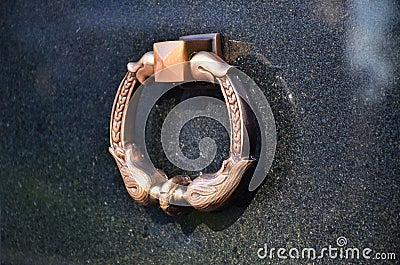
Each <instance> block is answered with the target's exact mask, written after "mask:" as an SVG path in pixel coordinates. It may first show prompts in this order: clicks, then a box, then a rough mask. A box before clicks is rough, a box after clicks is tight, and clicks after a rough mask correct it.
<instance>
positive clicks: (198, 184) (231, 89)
mask: <svg viewBox="0 0 400 265" xmlns="http://www.w3.org/2000/svg"><path fill="white" fill-rule="evenodd" d="M171 43H172V42H168V45H169V46H168V47H169V49H170V47H171V45H172V46H175V47H178V49H176V50H177V52H178V53H179V54H178V55H177V54H174V52H172V53H170V54H172V56H173V58H178V59H175V61H174V62H172V63H171V60H167V59H166V58H165V57H162V55H160V54H162V52H160V49H162V48H163V45H164V44H165V43H158V44H155V45H154V52H149V53H146V54H145V55H144V56H143V57H142V58H141V59H140V60H139V61H138V62H137V63H129V64H128V67H127V68H128V73H127V74H126V76H125V78H124V79H123V80H122V82H121V84H120V86H119V88H118V91H117V94H116V96H115V101H114V105H113V108H112V113H111V122H110V144H111V147H110V148H109V151H110V153H111V154H112V155H113V157H114V158H115V160H116V163H117V165H118V168H119V170H120V172H121V175H122V177H123V180H124V183H125V186H126V189H127V190H128V193H129V194H130V196H131V197H132V198H133V199H135V200H136V201H137V202H138V203H140V204H142V205H151V204H157V203H158V204H159V205H160V207H161V208H162V209H163V210H164V211H165V212H166V213H167V214H168V215H179V214H183V213H185V212H187V210H188V209H191V208H195V209H197V210H200V211H213V210H216V209H219V208H220V207H221V206H223V205H224V204H225V203H226V202H227V200H228V198H229V197H230V196H231V195H232V193H233V191H234V190H235V189H236V188H237V186H238V185H239V183H240V181H241V179H242V177H243V175H244V173H245V172H246V171H247V170H248V169H249V168H250V167H251V165H252V163H253V162H254V160H253V159H250V158H249V157H248V156H246V154H244V150H243V148H244V145H245V137H244V135H245V134H246V133H247V132H246V130H249V128H248V127H247V124H248V122H247V117H248V116H249V113H248V112H249V110H248V108H247V107H246V103H245V102H244V101H243V99H242V98H241V96H240V95H239V93H238V91H237V88H236V87H235V85H234V83H233V82H232V77H231V76H230V74H229V69H230V68H232V66H231V65H229V64H227V63H226V62H224V61H223V60H222V59H221V58H220V57H219V56H218V55H217V54H220V50H219V35H218V34H206V35H195V36H189V37H183V38H182V39H181V40H179V41H176V42H175V43H172V44H171ZM182 47H183V48H182ZM182 51H184V52H182ZM182 53H184V54H183V55H182ZM193 54H195V55H194V56H192V57H191V58H190V56H191V55H193ZM170 58H171V57H170ZM185 60H186V61H189V62H190V65H191V66H190V68H191V74H192V75H193V76H194V77H196V78H201V79H209V80H210V79H214V78H215V79H216V80H217V82H218V83H219V85H220V87H221V91H222V94H223V96H224V98H225V103H226V107H227V109H228V116H229V120H230V136H231V137H230V155H229V158H228V159H226V160H224V162H223V164H222V167H221V168H220V169H219V170H218V171H217V172H215V173H211V174H204V175H201V176H199V177H197V178H196V179H194V180H193V181H192V180H191V179H190V178H189V177H186V176H175V177H172V178H170V179H168V177H167V176H166V174H165V173H163V172H162V171H161V170H159V169H155V168H154V167H153V166H152V165H149V164H147V163H146V162H144V161H142V156H141V153H140V150H138V148H137V147H136V146H135V145H125V143H124V127H125V115H126V112H127V107H128V103H129V100H130V99H131V97H132V95H133V93H134V92H135V90H136V89H137V88H138V87H139V86H140V84H141V83H143V82H144V81H145V80H146V79H147V78H148V77H150V76H152V75H154V74H156V81H157V78H158V79H159V80H161V82H162V79H164V78H165V76H162V75H160V76H158V77H157V73H161V72H160V69H162V68H165V67H168V66H170V65H172V64H176V63H179V62H183V61H185ZM168 64H169V65H168ZM167 79H168V77H167ZM168 81H171V80H168ZM182 205H186V206H182Z"/></svg>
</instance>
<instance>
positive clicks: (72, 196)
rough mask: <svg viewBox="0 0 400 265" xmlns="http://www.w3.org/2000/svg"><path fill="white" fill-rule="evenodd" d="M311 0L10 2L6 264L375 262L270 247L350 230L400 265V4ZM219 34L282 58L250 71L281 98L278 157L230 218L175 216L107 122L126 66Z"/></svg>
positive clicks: (350, 236)
mask: <svg viewBox="0 0 400 265" xmlns="http://www.w3.org/2000/svg"><path fill="white" fill-rule="evenodd" d="M302 2H304V1H254V2H253V3H249V2H248V1H208V2H207V3H205V2H202V1H179V2H178V1H174V3H170V2H168V1H151V0H150V1H145V2H142V1H115V2H114V1H112V2H108V1H107V2H102V1H1V3H0V12H1V24H0V27H1V29H0V30H1V31H0V33H1V68H2V70H1V72H0V76H1V82H0V92H1V94H0V95H1V96H0V111H1V115H0V134H1V138H0V176H1V182H0V183H1V184H0V187H1V264H258V263H260V264H278V263H284V264H307V263H309V264H312V263H316V264H352V263H354V264H365V263H367V264H375V261H365V260H343V259H339V258H337V259H328V258H324V259H322V260H315V261H312V260H305V259H301V260H286V261H285V260H280V259H278V258H277V257H276V256H275V257H274V258H273V259H269V258H266V259H259V258H258V256H257V250H258V249H259V248H260V247H263V246H264V244H265V243H266V244H267V246H268V247H269V248H272V247H275V248H279V247H284V248H287V249H290V248H293V247H295V248H298V249H302V248H307V247H313V248H316V249H321V248H323V247H327V246H328V245H332V246H336V239H337V238H338V237H339V236H344V237H346V238H347V240H348V244H347V246H349V247H358V248H360V249H362V248H366V247H369V248H371V249H373V250H374V253H376V252H394V253H396V258H397V260H394V261H393V260H392V261H387V263H386V264H397V263H398V261H399V259H400V252H399V246H400V240H399V239H400V231H399V220H400V216H399V182H400V181H399V173H400V172H399V164H400V161H399V151H400V150H399V149H400V148H399V147H400V137H399V131H400V128H399V126H400V125H399V123H400V117H399V105H400V89H399V76H400V69H399V65H400V64H399V59H400V52H399V47H400V24H399V17H400V13H399V5H398V3H395V1H389V0H384V1H358V0H353V1H348V2H347V1H346V2H344V1H341V0H321V1H308V3H307V4H304V3H302ZM208 32H220V33H222V34H224V35H225V36H227V37H229V38H230V39H233V40H239V41H244V42H252V43H253V44H254V50H256V51H257V52H259V53H262V54H263V55H264V56H265V57H266V58H267V59H268V60H269V61H270V62H271V64H272V66H270V67H267V66H266V65H263V64H261V63H252V60H249V59H248V58H247V60H246V58H243V59H241V58H239V60H238V61H237V62H236V64H237V65H238V66H239V67H240V69H241V70H243V71H244V72H246V73H247V74H248V75H250V76H251V77H253V78H254V80H255V81H256V82H257V83H258V84H259V85H260V87H261V88H262V89H263V90H264V92H265V94H266V97H267V98H268V100H269V101H270V103H271V107H272V110H273V112H274V115H275V119H276V125H277V129H278V146H277V152H276V158H275V161H274V163H273V165H272V168H271V171H270V173H269V174H268V176H267V181H266V182H265V183H264V185H263V186H262V187H261V188H260V189H258V190H257V192H256V193H248V194H247V193H245V192H244V195H243V194H242V195H241V196H238V197H237V198H236V199H235V200H234V201H233V205H232V206H231V207H229V208H228V209H226V210H225V211H223V212H219V213H209V214H200V213H192V214H191V215H189V216H185V217H180V218H174V217H167V216H166V215H165V214H164V213H163V212H162V211H161V210H159V209H156V208H144V207H142V206H140V205H138V204H136V203H135V202H134V201H133V200H131V198H130V197H129V195H128V194H127V192H126V191H125V188H124V185H123V182H122V179H121V177H120V175H119V172H118V170H117V168H116V165H115V163H114V161H113V159H112V157H111V156H110V154H109V153H108V151H107V148H108V145H109V140H108V130H109V115H110V111H111V106H112V102H113V99H114V95H115V92H116V88H117V86H118V84H119V82H120V80H121V79H122V77H123V75H124V73H125V71H126V68H125V65H126V63H127V62H128V61H134V60H137V59H139V58H140V56H141V55H142V54H143V53H145V52H146V51H148V50H151V47H152V44H153V43H154V42H156V41H164V40H174V39H176V38H178V37H179V36H181V35H187V34H195V33H208ZM279 77H282V78H283V79H284V82H285V83H286V86H285V84H284V83H283V82H281V84H280V85H277V86H276V85H274V84H276V82H275V81H276V80H277V79H279ZM288 95H293V96H294V97H293V100H290V98H289V96H288ZM153 122H154V123H157V119H155V120H154V121H153ZM202 122H206V121H201V120H200V121H199V123H200V124H201V123H202ZM188 126H189V125H188ZM192 129H193V128H191V130H192ZM215 130H220V128H219V129H218V128H217V126H216V129H215ZM189 131H190V130H189ZM151 133H152V132H150V135H151ZM218 135H219V134H218ZM189 136H190V134H188V133H186V140H187V141H189V142H190V141H191V140H192V139H191V138H190V137H189ZM221 137H222V138H224V137H225V138H226V134H225V136H221ZM225 138H224V139H225ZM183 140H185V137H183ZM225 140H226V139H225ZM186 151H187V152H188V153H190V151H191V150H190V148H189V149H188V150H186ZM192 151H193V152H196V150H195V148H194V149H193V150H192ZM221 152H222V153H223V152H224V149H223V148H222V149H221ZM153 153H154V154H155V155H154V156H153V159H154V160H155V161H158V162H157V163H159V164H161V165H162V164H163V163H166V164H167V162H165V161H164V159H163V158H162V153H161V152H160V151H159V150H157V152H153ZM157 153H158V154H159V155H160V156H157ZM163 161H164V162H163Z"/></svg>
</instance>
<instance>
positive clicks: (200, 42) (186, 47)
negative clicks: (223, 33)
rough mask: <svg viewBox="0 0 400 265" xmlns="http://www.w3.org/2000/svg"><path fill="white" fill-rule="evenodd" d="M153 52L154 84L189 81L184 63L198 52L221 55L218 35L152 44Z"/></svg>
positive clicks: (189, 75)
mask: <svg viewBox="0 0 400 265" xmlns="http://www.w3.org/2000/svg"><path fill="white" fill-rule="evenodd" d="M153 51H154V73H155V74H154V75H155V81H156V82H183V81H185V80H189V79H191V71H190V69H188V68H187V67H186V66H185V64H184V63H185V62H189V61H190V59H191V58H192V56H193V55H194V54H196V53H198V52H201V51H205V52H213V53H215V54H216V55H218V56H221V55H222V49H221V39H220V35H219V33H211V34H200V35H189V36H183V37H180V38H179V40H177V41H164V42H158V43H154V44H153ZM172 66H173V67H172Z"/></svg>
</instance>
